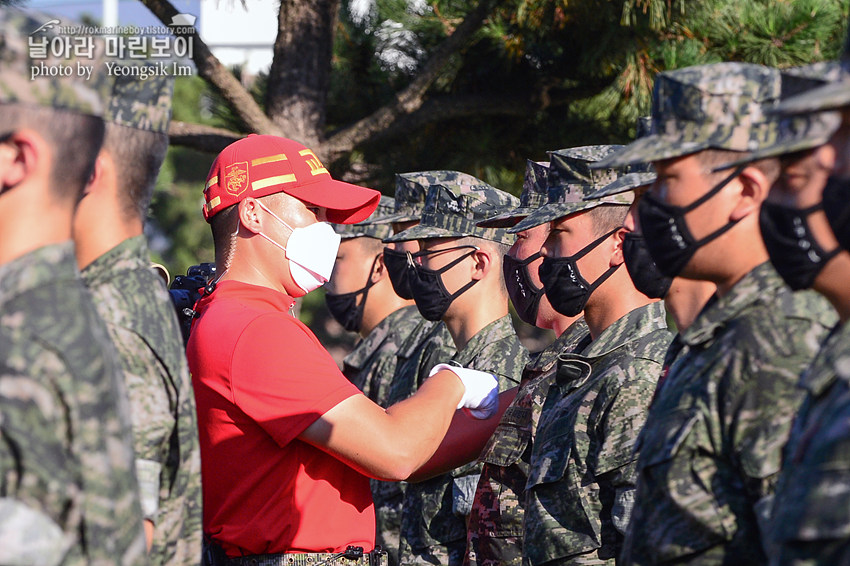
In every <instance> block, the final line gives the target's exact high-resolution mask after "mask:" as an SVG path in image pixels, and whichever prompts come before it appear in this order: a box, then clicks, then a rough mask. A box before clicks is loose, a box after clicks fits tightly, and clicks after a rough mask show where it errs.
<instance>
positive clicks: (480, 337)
mask: <svg viewBox="0 0 850 566" xmlns="http://www.w3.org/2000/svg"><path fill="white" fill-rule="evenodd" d="M511 336H516V330H514V325H513V324H512V323H511V317H510V315H505V316H503V317H501V318H497V319H496V320H494V321H493V322H491V323H490V324H488V325H487V326H485V327H484V328H482V329H481V330H479V331H478V333H477V334H476V335H475V336H473V337H472V338H471V339H470V340H469V342H467V343H466V346H465V347H464V348H463V350H461V351H459V352H458V353H457V354H455V356H454V358H453V360H454V361H455V362H457V363H459V364H460V365H462V366H463V367H466V366H467V365H468V364H469V363H471V362H472V360H473V359H474V358H475V356H477V355H478V354H479V352H481V350H482V349H484V347H485V346H487V345H488V344H492V343H493V342H498V341H499V340H504V339H505V338H509V337H511Z"/></svg>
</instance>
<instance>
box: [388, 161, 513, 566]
mask: <svg viewBox="0 0 850 566" xmlns="http://www.w3.org/2000/svg"><path fill="white" fill-rule="evenodd" d="M434 176H435V177H437V176H438V175H437V174H436V173H435V174H434ZM439 177H440V180H439V181H438V182H435V183H434V184H432V185H431V186H430V187H429V189H428V194H427V196H426V199H425V207H424V211H423V214H422V220H421V222H420V223H419V224H418V225H416V226H414V227H412V228H408V229H407V230H404V231H403V232H400V233H398V234H396V235H395V236H392V237H391V238H388V239H387V240H386V241H388V242H396V241H405V240H418V241H419V246H420V251H419V252H417V254H416V262H417V263H416V264H415V274H413V275H412V276H411V279H410V283H411V290H412V291H413V298H414V300H415V301H416V306H417V307H418V308H419V311H420V313H422V315H423V316H424V317H425V318H427V319H429V320H434V321H436V320H443V321H444V322H445V323H446V327H447V328H448V330H449V333H450V334H451V335H452V340H453V342H454V344H455V346H456V348H457V353H456V354H455V355H454V356H453V357H452V359H451V364H454V365H458V366H462V367H465V368H471V369H475V370H479V371H487V372H490V373H493V374H496V375H497V377H498V379H499V389H500V390H502V391H504V390H506V389H509V388H511V387H513V386H515V385H517V384H518V383H519V377H520V373H521V371H522V368H523V367H524V366H525V364H526V362H527V361H528V353H527V352H526V350H525V348H523V347H522V345H521V344H520V342H519V338H517V335H516V332H515V330H514V328H513V325H512V324H511V320H510V315H509V314H508V295H507V291H506V289H505V286H504V280H503V277H502V257H503V255H504V254H505V252H506V251H507V245H508V243H509V242H511V241H512V240H513V238H512V237H511V236H510V235H509V234H507V233H506V232H505V231H504V230H501V229H496V228H479V227H478V226H476V222H477V221H479V220H483V219H484V218H487V217H490V216H493V215H494V214H497V213H499V212H501V211H502V210H503V209H505V208H508V207H511V208H513V207H515V206H516V204H518V203H517V200H516V199H515V198H514V197H512V196H510V195H508V194H506V193H504V192H502V191H500V190H498V189H495V188H493V187H491V186H490V185H487V184H486V183H484V182H482V181H480V180H478V179H476V178H475V177H472V176H471V175H467V174H465V173H459V172H440V173H439ZM443 361H449V360H443ZM441 365H442V364H441ZM437 367H440V366H437ZM479 471H480V467H479V466H478V465H477V464H470V465H466V466H463V467H461V468H458V469H455V470H453V471H452V472H451V473H448V474H442V475H439V476H437V477H434V478H431V479H428V480H425V481H423V482H421V483H416V484H409V485H408V486H407V490H406V492H405V496H404V507H403V510H402V527H401V543H400V553H399V562H400V563H401V564H433V563H435V562H436V563H439V564H449V565H459V564H461V563H462V562H463V556H464V551H465V548H466V521H467V516H468V515H469V511H470V507H471V503H472V496H473V493H474V490H475V486H476V484H477V482H478V474H479Z"/></svg>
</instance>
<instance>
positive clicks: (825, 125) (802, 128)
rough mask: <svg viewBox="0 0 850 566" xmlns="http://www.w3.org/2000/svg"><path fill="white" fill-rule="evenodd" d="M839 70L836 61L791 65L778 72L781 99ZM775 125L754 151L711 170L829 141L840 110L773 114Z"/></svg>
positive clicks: (835, 75) (833, 77)
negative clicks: (760, 146) (776, 123)
mask: <svg viewBox="0 0 850 566" xmlns="http://www.w3.org/2000/svg"><path fill="white" fill-rule="evenodd" d="M841 73H842V70H841V67H840V66H839V65H838V63H836V62H831V63H815V64H813V65H805V66H802V67H793V68H791V69H786V70H784V71H782V72H781V76H782V100H786V99H788V98H792V97H795V96H798V95H800V94H801V93H804V92H807V91H811V90H812V89H814V88H818V87H819V86H822V85H823V84H824V83H827V82H829V81H834V80H836V79H837V78H838V77H839V76H840V75H841ZM773 118H774V119H775V120H777V121H778V125H777V127H776V129H775V130H773V132H772V133H773V139H772V140H768V142H767V144H766V145H764V146H763V147H762V148H761V149H759V150H758V151H754V152H753V153H752V154H750V155H748V156H746V157H744V158H742V159H736V160H734V161H730V162H729V163H724V164H722V165H719V166H717V167H715V168H714V169H713V170H712V171H722V170H724V169H731V168H733V167H738V166H741V165H746V164H747V163H754V162H756V161H759V160H761V159H766V158H768V157H778V156H781V155H786V154H789V153H796V152H798V151H805V150H809V149H814V148H816V147H820V146H822V145H823V144H825V143H826V142H827V141H829V138H830V137H831V136H832V134H833V133H835V131H836V130H837V129H838V127H839V126H841V113H840V112H838V111H822V112H812V113H809V114H792V115H788V116H782V115H776V114H773Z"/></svg>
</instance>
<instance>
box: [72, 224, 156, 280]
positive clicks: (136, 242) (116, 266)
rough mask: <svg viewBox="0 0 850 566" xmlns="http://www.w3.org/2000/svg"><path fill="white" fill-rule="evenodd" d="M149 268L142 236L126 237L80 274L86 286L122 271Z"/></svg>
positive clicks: (146, 247) (145, 243)
mask: <svg viewBox="0 0 850 566" xmlns="http://www.w3.org/2000/svg"><path fill="white" fill-rule="evenodd" d="M140 268H141V269H146V268H147V269H149V268H150V257H149V255H148V244H147V241H146V240H145V237H144V236H134V237H132V238H128V239H126V240H124V241H123V242H121V243H120V244H118V245H117V246H115V247H114V248H112V249H111V250H109V251H108V252H106V253H105V254H103V255H101V256H100V257H98V258H97V259H95V260H94V261H93V262H91V263H90V264H88V265H87V266H86V267H85V268H84V269H83V270H82V271H81V272H80V274H81V275H82V276H83V281H84V282H85V284H86V286H87V287H94V286H97V285H99V284H101V283H104V282H106V281H108V280H110V279H112V278H114V277H115V275H116V274H117V273H120V272H122V271H134V270H136V269H140Z"/></svg>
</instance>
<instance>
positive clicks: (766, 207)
mask: <svg viewBox="0 0 850 566" xmlns="http://www.w3.org/2000/svg"><path fill="white" fill-rule="evenodd" d="M822 208H823V205H822V204H817V205H815V206H811V207H809V208H803V209H800V208H791V207H788V206H780V205H778V204H773V203H770V202H765V203H762V205H761V212H760V213H759V225H760V226H761V236H762V239H763V240H764V245H765V247H766V248H767V253H768V254H769V255H770V261H771V263H773V267H775V268H776V271H777V273H779V275H781V276H782V279H784V280H785V283H787V284H788V286H789V287H791V288H792V289H793V290H795V291H798V290H800V289H809V288H810V287H811V286H812V283H814V280H815V278H816V277H817V276H818V273H820V272H821V270H822V269H823V266H824V265H826V262H828V261H829V260H830V259H832V258H833V257H835V255H836V254H837V253H838V252H839V250H840V248H836V249H834V250H832V251H831V252H825V251H823V248H822V247H820V244H818V242H817V240H816V239H815V237H814V236H813V235H812V232H811V230H809V223H808V220H807V219H808V217H809V215H810V214H812V213H813V212H815V211H818V210H821V209H822Z"/></svg>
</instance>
